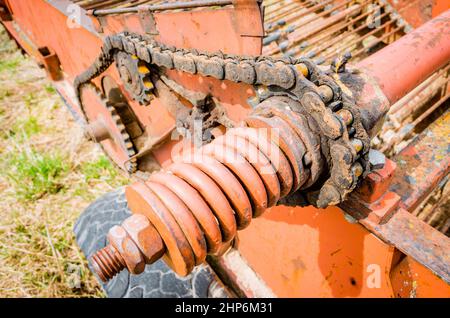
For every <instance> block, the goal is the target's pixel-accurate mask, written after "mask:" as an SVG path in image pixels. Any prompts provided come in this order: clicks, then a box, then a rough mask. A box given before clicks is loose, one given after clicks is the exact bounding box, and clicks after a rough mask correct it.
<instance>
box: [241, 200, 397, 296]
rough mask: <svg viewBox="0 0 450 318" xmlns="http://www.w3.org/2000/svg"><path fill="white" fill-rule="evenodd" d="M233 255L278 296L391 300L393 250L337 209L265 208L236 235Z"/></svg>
mask: <svg viewBox="0 0 450 318" xmlns="http://www.w3.org/2000/svg"><path fill="white" fill-rule="evenodd" d="M262 246H263V247H264V248H261V247H262ZM238 250H239V252H240V254H241V255H242V257H243V258H244V259H245V261H246V263H248V265H249V266H250V267H251V268H252V269H253V270H254V271H255V272H256V273H258V276H259V277H260V278H261V279H262V280H263V281H264V282H265V283H266V285H267V286H268V287H269V288H270V289H271V290H272V291H273V292H274V293H275V294H276V295H277V296H278V297H392V296H393V291H392V286H391V281H390V277H389V273H390V269H391V264H392V259H393V253H394V248H393V247H392V246H390V245H388V244H386V243H384V242H382V241H381V240H380V239H378V238H377V237H376V236H375V235H373V234H371V233H370V232H368V231H367V230H366V229H365V228H364V227H362V226H361V225H360V224H358V223H352V222H349V221H348V220H347V219H346V218H345V217H344V213H343V212H342V211H341V210H340V209H339V208H336V207H329V208H327V209H325V210H321V209H316V208H314V207H305V208H301V207H287V206H276V207H273V208H271V209H268V210H267V212H266V213H264V215H263V216H262V217H261V218H258V219H255V220H253V222H252V226H250V227H249V228H248V229H246V230H245V231H242V232H240V233H239V245H238ZM267 260H270V261H267Z"/></svg>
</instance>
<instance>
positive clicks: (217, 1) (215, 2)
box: [88, 0, 233, 16]
mask: <svg viewBox="0 0 450 318" xmlns="http://www.w3.org/2000/svg"><path fill="white" fill-rule="evenodd" d="M231 4H233V1H232V0H196V1H189V2H175V3H165V4H155V5H141V6H136V7H129V8H117V9H105V10H92V11H88V14H91V15H93V16H102V15H108V14H121V13H135V12H138V11H139V10H147V11H165V10H176V9H192V8H199V7H212V6H226V5H231Z"/></svg>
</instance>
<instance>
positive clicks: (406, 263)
mask: <svg viewBox="0 0 450 318" xmlns="http://www.w3.org/2000/svg"><path fill="white" fill-rule="evenodd" d="M391 281H392V288H393V289H394V290H395V296H396V297H401V298H448V297H450V284H447V283H446V282H444V281H443V280H442V279H440V278H439V277H437V276H436V275H434V274H433V273H432V272H430V271H429V270H428V269H427V268H426V267H424V266H423V265H421V264H420V263H418V262H416V261H415V260H414V259H413V258H411V257H409V256H406V257H404V258H403V259H402V260H401V261H400V263H399V264H397V265H396V266H395V267H394V269H393V270H392V272H391Z"/></svg>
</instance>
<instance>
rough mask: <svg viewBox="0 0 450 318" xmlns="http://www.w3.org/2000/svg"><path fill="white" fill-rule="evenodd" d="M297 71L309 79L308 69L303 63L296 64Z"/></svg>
mask: <svg viewBox="0 0 450 318" xmlns="http://www.w3.org/2000/svg"><path fill="white" fill-rule="evenodd" d="M295 69H296V70H297V71H298V72H299V73H301V74H303V76H304V77H308V75H309V71H308V67H307V66H306V65H305V64H303V63H299V64H296V65H295Z"/></svg>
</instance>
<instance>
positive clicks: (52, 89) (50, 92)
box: [44, 84, 56, 94]
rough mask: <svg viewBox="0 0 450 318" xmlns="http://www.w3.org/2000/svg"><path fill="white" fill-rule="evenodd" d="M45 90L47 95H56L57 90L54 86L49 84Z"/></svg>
mask: <svg viewBox="0 0 450 318" xmlns="http://www.w3.org/2000/svg"><path fill="white" fill-rule="evenodd" d="M44 89H45V91H46V92H47V93H49V94H55V93H56V89H55V88H54V87H53V85H51V84H47V85H45V86H44Z"/></svg>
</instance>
